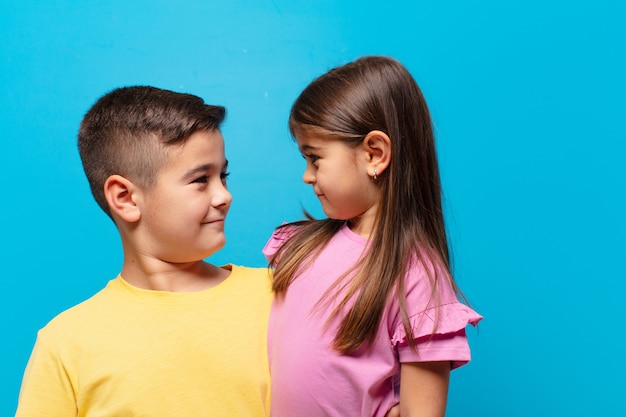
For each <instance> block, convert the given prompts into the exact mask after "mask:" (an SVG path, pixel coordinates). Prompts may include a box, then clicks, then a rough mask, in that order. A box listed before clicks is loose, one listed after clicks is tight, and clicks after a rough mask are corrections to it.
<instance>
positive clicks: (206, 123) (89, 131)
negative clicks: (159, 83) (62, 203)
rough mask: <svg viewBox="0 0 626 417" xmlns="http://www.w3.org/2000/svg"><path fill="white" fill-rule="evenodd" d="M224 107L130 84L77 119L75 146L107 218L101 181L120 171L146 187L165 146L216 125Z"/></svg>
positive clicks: (162, 159) (162, 161)
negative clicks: (79, 121) (76, 143)
mask: <svg viewBox="0 0 626 417" xmlns="http://www.w3.org/2000/svg"><path fill="white" fill-rule="evenodd" d="M225 115H226V110H225V108H224V107H222V106H212V105H208V104H206V103H205V102H204V100H202V99H201V98H200V97H197V96H194V95H191V94H183V93H176V92H173V91H168V90H162V89H158V88H154V87H144V86H134V87H123V88H118V89H115V90H113V91H111V92H110V93H108V94H106V95H104V96H103V97H101V98H100V99H99V100H98V101H97V102H96V103H95V104H94V105H93V106H92V107H91V109H89V111H88V112H87V114H86V115H85V117H84V118H83V120H82V122H81V124H80V130H79V132H78V150H79V152H80V158H81V160H82V163H83V169H84V170H85V174H86V175H87V179H88V180H89V186H90V187H91V193H92V194H93V196H94V198H95V199H96V202H97V203H98V205H99V206H100V207H101V208H102V210H104V211H105V213H107V214H108V215H109V217H111V212H110V210H109V206H108V204H107V201H106V198H105V196H104V183H105V181H106V180H107V178H109V177H110V176H111V175H116V174H117V175H121V176H123V177H124V178H126V179H128V180H130V181H133V182H135V183H137V184H138V185H140V186H142V187H145V188H147V189H149V188H151V187H153V186H154V185H155V183H156V176H157V174H158V172H159V170H160V169H161V168H162V167H163V166H164V165H165V163H166V162H167V158H168V153H167V148H166V146H167V145H172V144H182V143H184V142H185V141H186V140H187V139H188V138H189V136H191V135H192V134H193V133H194V132H196V131H203V130H204V131H211V130H215V129H219V128H220V124H221V123H222V121H223V120H224V117H225Z"/></svg>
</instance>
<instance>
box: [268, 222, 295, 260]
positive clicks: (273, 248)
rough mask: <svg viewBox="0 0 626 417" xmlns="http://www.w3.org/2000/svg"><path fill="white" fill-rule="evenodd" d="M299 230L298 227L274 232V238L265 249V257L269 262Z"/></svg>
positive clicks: (272, 237)
mask: <svg viewBox="0 0 626 417" xmlns="http://www.w3.org/2000/svg"><path fill="white" fill-rule="evenodd" d="M297 231H298V229H297V228H296V227H281V228H280V229H276V230H274V233H272V236H271V237H270V238H269V240H268V241H267V243H266V244H265V247H264V248H263V251H262V252H263V255H265V258H266V259H267V260H268V261H271V260H272V258H273V257H274V255H276V252H278V249H280V247H281V246H282V245H283V244H284V243H285V242H286V241H287V240H289V238H290V237H291V236H293V235H294V234H295V233H296V232H297Z"/></svg>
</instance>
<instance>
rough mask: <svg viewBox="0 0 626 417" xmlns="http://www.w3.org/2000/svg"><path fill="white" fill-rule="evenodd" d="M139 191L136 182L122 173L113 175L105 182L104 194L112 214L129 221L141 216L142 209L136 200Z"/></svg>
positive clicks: (134, 220) (132, 221) (131, 221)
mask: <svg viewBox="0 0 626 417" xmlns="http://www.w3.org/2000/svg"><path fill="white" fill-rule="evenodd" d="M137 192H138V189H137V187H136V186H135V184H133V183H132V181H130V180H128V179H126V178H124V177H122V176H121V175H111V176H110V177H109V178H107V180H106V181H105V182H104V196H105V197H106V200H107V203H109V209H110V210H111V214H114V215H115V216H117V217H119V218H121V219H122V220H124V221H125V222H128V223H134V222H136V221H138V220H139V219H140V218H141V210H140V209H139V206H138V205H137V203H136V201H135V200H136V193H137Z"/></svg>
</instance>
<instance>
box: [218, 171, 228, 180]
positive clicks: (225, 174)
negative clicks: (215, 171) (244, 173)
mask: <svg viewBox="0 0 626 417" xmlns="http://www.w3.org/2000/svg"><path fill="white" fill-rule="evenodd" d="M228 177H230V172H222V173H221V174H220V178H221V179H223V180H224V181H226V179H227V178H228Z"/></svg>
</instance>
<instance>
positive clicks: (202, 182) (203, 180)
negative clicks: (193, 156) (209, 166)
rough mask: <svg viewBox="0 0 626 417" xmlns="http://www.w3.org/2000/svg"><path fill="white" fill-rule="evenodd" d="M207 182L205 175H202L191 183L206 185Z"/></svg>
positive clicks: (207, 178)
mask: <svg viewBox="0 0 626 417" xmlns="http://www.w3.org/2000/svg"><path fill="white" fill-rule="evenodd" d="M208 180H209V177H208V176H207V175H203V176H201V177H198V178H196V179H195V180H193V182H198V183H201V184H206V183H207V181H208Z"/></svg>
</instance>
